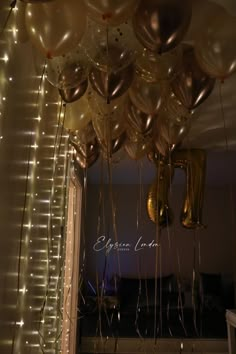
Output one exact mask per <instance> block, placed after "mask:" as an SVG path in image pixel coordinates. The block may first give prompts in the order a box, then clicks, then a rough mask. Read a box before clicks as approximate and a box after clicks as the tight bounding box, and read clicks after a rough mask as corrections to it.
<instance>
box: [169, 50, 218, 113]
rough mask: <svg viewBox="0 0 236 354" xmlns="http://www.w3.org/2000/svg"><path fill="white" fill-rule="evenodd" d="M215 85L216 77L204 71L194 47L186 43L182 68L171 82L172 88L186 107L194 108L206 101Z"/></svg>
mask: <svg viewBox="0 0 236 354" xmlns="http://www.w3.org/2000/svg"><path fill="white" fill-rule="evenodd" d="M214 86H215V79H212V78H211V77H209V76H208V75H207V74H206V73H204V72H203V71H202V69H201V68H200V67H199V64H198V62H197V61H196V58H195V55H194V48H193V47H192V46H190V45H185V46H184V49H183V64H182V68H181V70H180V71H179V72H178V74H177V75H176V76H175V79H174V80H173V81H172V83H171V87H172V90H173V92H174V94H175V95H176V97H177V98H178V100H179V101H180V102H181V103H182V104H183V106H184V107H186V108H188V109H189V110H192V109H194V108H196V107H197V106H199V105H200V104H201V103H202V102H204V101H205V100H206V99H207V97H208V96H209V95H210V94H211V92H212V90H213V88H214Z"/></svg>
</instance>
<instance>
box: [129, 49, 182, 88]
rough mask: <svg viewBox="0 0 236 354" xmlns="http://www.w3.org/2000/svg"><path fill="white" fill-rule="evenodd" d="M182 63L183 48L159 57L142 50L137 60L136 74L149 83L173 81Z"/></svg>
mask: <svg viewBox="0 0 236 354" xmlns="http://www.w3.org/2000/svg"><path fill="white" fill-rule="evenodd" d="M181 62H182V47H181V46H180V45H179V46H178V47H176V48H175V49H173V50H171V51H169V52H167V53H163V54H162V55H158V54H156V53H153V52H151V51H149V50H148V49H146V48H142V53H141V54H140V55H138V56H137V59H136V63H135V64H136V72H137V75H138V76H140V77H141V78H142V79H144V80H145V81H147V82H158V81H160V80H171V79H172V78H173V77H174V76H175V74H176V73H178V71H179V70H180V66H181Z"/></svg>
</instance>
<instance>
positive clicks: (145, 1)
mask: <svg viewBox="0 0 236 354" xmlns="http://www.w3.org/2000/svg"><path fill="white" fill-rule="evenodd" d="M191 14H192V7H191V1H189V0H181V1H180V0H141V2H140V5H139V6H138V8H137V9H136V11H135V13H134V17H133V27H134V31H135V34H136V36H137V38H138V40H139V41H140V43H141V44H142V45H143V46H144V47H146V48H147V49H149V50H150V51H152V52H155V53H159V54H160V53H164V52H167V51H169V50H170V49H173V48H174V47H176V46H177V44H179V43H180V41H181V40H182V39H183V37H184V35H185V33H186V32H187V29H188V27H189V24H190V20H191Z"/></svg>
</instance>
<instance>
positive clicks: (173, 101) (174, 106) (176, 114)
mask: <svg viewBox="0 0 236 354" xmlns="http://www.w3.org/2000/svg"><path fill="white" fill-rule="evenodd" d="M165 111H166V112H167V113H168V116H169V117H170V119H172V120H173V121H175V122H176V123H177V124H178V123H183V121H186V120H187V119H190V118H191V117H192V115H193V113H194V110H189V109H188V108H186V107H184V106H183V104H182V103H181V102H180V101H179V100H178V99H177V97H176V96H175V94H174V93H173V92H172V93H171V94H170V95H169V96H168V97H167V99H166V102H165Z"/></svg>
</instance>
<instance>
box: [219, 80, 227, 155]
mask: <svg viewBox="0 0 236 354" xmlns="http://www.w3.org/2000/svg"><path fill="white" fill-rule="evenodd" d="M222 85H223V83H222V82H221V81H219V98H220V109H221V116H222V121H223V129H224V138H225V149H226V151H227V152H228V151H229V142H228V135H227V126H226V120H225V112H224V105H223V97H222Z"/></svg>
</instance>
